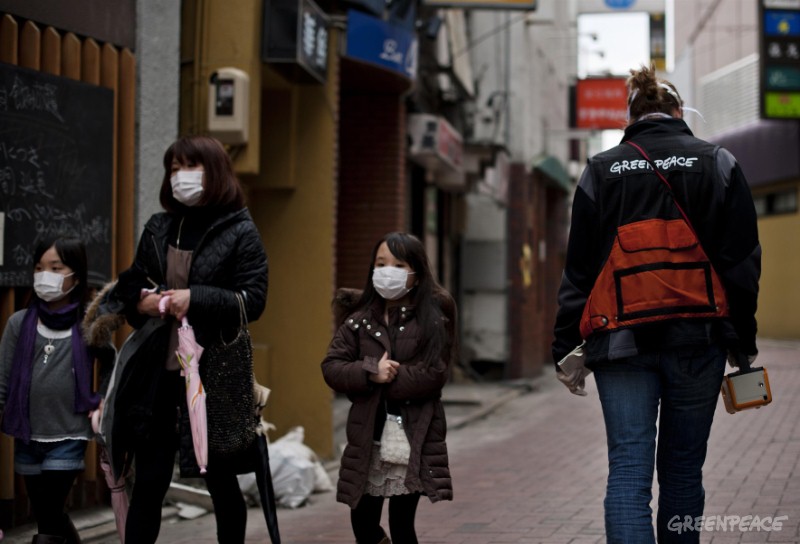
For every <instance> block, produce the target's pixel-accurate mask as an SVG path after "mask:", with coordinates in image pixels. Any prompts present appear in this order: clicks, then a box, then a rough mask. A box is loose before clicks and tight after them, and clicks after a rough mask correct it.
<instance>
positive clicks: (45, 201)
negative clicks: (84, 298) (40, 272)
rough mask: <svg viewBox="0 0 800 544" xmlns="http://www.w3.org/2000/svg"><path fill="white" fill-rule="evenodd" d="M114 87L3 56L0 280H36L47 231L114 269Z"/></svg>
mask: <svg viewBox="0 0 800 544" xmlns="http://www.w3.org/2000/svg"><path fill="white" fill-rule="evenodd" d="M113 126H114V93H113V91H111V90H110V89H106V88H102V87H97V86H94V85H88V84H85V83H80V82H77V81H74V80H71V79H67V78H62V77H57V76H52V75H49V74H44V73H41V72H36V71H33V70H28V69H25V68H20V67H18V66H13V65H10V64H4V63H0V286H6V287H12V286H27V285H31V284H32V281H33V276H32V271H33V266H34V262H33V251H34V249H35V247H36V244H37V243H38V242H39V241H40V240H41V239H42V238H44V237H47V236H50V235H58V236H64V237H73V238H80V239H81V240H83V242H84V243H85V244H86V250H87V253H88V257H89V282H90V283H91V284H92V285H99V284H102V283H104V282H106V281H108V279H109V278H110V276H111V211H112V207H111V204H112V201H111V199H112V189H113V188H112V184H113V177H112V175H113V170H112V169H113Z"/></svg>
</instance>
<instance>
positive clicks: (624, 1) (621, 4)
mask: <svg viewBox="0 0 800 544" xmlns="http://www.w3.org/2000/svg"><path fill="white" fill-rule="evenodd" d="M634 2H636V0H606V5H607V6H608V7H610V8H611V9H628V8H629V7H631V6H632V5H633V3H634Z"/></svg>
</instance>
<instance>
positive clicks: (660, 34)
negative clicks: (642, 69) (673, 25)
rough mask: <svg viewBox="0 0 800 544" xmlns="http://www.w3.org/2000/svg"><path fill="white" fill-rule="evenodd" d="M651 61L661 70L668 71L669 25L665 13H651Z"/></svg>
mask: <svg viewBox="0 0 800 544" xmlns="http://www.w3.org/2000/svg"><path fill="white" fill-rule="evenodd" d="M650 62H651V63H653V65H654V66H655V67H656V70H658V71H659V72H666V70H667V27H666V23H665V18H664V14H663V13H651V14H650Z"/></svg>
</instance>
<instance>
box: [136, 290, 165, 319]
mask: <svg viewBox="0 0 800 544" xmlns="http://www.w3.org/2000/svg"><path fill="white" fill-rule="evenodd" d="M160 301H161V295H160V294H158V293H150V294H149V295H145V296H144V297H142V298H141V299H140V300H139V302H137V303H136V310H138V312H139V313H140V314H142V315H149V316H150V317H160V316H161V312H160V311H159V310H158V303H159V302H160Z"/></svg>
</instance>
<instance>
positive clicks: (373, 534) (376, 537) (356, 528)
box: [350, 493, 420, 544]
mask: <svg viewBox="0 0 800 544" xmlns="http://www.w3.org/2000/svg"><path fill="white" fill-rule="evenodd" d="M419 497H420V494H419V493H411V494H409V495H395V496H394V497H389V533H390V534H391V535H392V542H393V543H394V544H417V532H416V531H415V530H414V518H415V517H416V515H417V504H419ZM383 501H384V497H374V496H372V495H362V496H361V500H360V501H358V506H356V507H355V508H354V509H352V510H350V523H351V524H352V526H353V534H354V535H355V537H356V542H357V543H358V544H378V543H379V542H380V541H381V539H383V537H384V536H385V533H384V532H383V529H382V528H381V511H382V510H383Z"/></svg>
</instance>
